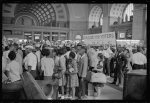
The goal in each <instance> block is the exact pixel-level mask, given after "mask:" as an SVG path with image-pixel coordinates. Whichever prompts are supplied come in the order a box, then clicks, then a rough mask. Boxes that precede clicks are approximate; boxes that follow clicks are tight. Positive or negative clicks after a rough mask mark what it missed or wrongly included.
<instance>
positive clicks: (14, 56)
mask: <svg viewBox="0 0 150 103" xmlns="http://www.w3.org/2000/svg"><path fill="white" fill-rule="evenodd" d="M8 57H9V59H10V60H11V61H12V60H15V58H16V53H15V52H14V51H10V52H9V54H8Z"/></svg>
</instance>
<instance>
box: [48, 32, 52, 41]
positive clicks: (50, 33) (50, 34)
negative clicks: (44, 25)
mask: <svg viewBox="0 0 150 103" xmlns="http://www.w3.org/2000/svg"><path fill="white" fill-rule="evenodd" d="M49 36H50V41H52V32H49Z"/></svg>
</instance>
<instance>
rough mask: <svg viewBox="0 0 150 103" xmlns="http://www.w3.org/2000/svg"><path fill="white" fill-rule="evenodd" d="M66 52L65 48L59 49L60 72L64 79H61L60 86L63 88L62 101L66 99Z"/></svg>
mask: <svg viewBox="0 0 150 103" xmlns="http://www.w3.org/2000/svg"><path fill="white" fill-rule="evenodd" d="M64 54H65V50H64V48H62V49H59V51H58V56H59V66H60V67H59V68H58V69H59V71H60V73H61V74H62V77H61V78H60V79H59V86H60V88H61V99H64V86H65V85H66V78H65V71H66V58H65V55H64Z"/></svg>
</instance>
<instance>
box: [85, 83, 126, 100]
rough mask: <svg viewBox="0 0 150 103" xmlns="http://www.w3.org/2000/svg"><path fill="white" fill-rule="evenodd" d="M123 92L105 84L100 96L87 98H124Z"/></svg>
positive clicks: (88, 98)
mask: <svg viewBox="0 0 150 103" xmlns="http://www.w3.org/2000/svg"><path fill="white" fill-rule="evenodd" d="M122 95H123V92H122V91H120V90H117V89H114V88H112V87H111V86H109V85H107V84H106V85H105V86H104V88H103V89H102V92H101V96H100V97H94V96H88V97H87V99H86V100H122Z"/></svg>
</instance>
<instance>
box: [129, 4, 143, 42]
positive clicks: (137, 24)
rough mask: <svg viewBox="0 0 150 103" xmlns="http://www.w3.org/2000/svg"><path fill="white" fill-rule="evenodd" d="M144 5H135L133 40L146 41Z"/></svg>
mask: <svg viewBox="0 0 150 103" xmlns="http://www.w3.org/2000/svg"><path fill="white" fill-rule="evenodd" d="M145 28H146V20H145V7H144V4H135V5H134V10H133V24H132V39H135V40H144V41H146V32H145Z"/></svg>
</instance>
